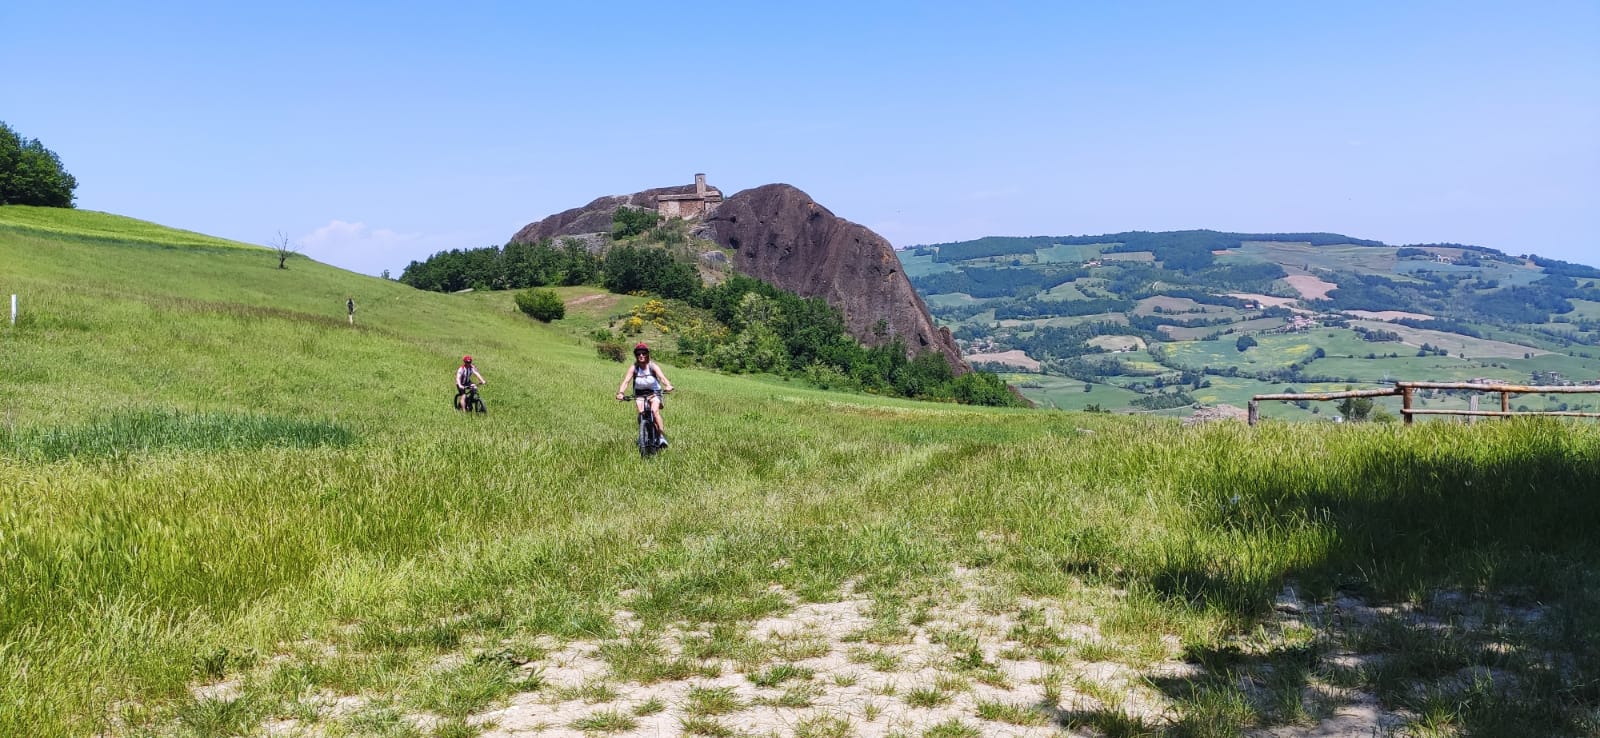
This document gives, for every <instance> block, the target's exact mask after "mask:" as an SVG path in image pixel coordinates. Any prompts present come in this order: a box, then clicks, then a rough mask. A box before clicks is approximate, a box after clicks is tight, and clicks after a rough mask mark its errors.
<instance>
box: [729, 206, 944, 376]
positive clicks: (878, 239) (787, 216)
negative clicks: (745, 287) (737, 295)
mask: <svg viewBox="0 0 1600 738" xmlns="http://www.w3.org/2000/svg"><path fill="white" fill-rule="evenodd" d="M705 230H706V231H708V233H709V235H710V236H711V237H712V238H713V239H714V240H715V241H716V242H717V243H718V244H721V245H722V246H724V247H727V248H730V249H732V250H733V251H734V258H733V266H734V269H735V270H737V271H738V272H739V273H741V274H747V275H749V276H752V277H756V278H758V279H763V280H766V281H768V282H771V283H772V284H775V285H777V286H778V287H781V288H783V289H786V290H789V291H790V292H793V293H795V294H798V295H801V296H804V297H821V298H823V299H825V300H827V301H828V304H830V305H833V306H834V307H836V308H839V310H840V312H843V313H844V319H845V326H846V327H847V328H848V329H849V331H850V333H851V335H854V336H855V337H856V338H857V339H858V340H860V341H862V342H863V343H866V344H867V345H882V344H884V343H887V342H888V341H892V340H893V339H894V338H895V337H897V336H898V337H900V338H902V339H903V340H904V341H905V343H906V347H907V348H908V349H910V350H911V351H912V352H913V353H922V352H924V351H937V352H939V354H940V355H941V356H943V357H944V358H945V361H947V362H949V364H950V366H951V368H952V369H954V370H955V372H956V374H965V373H967V372H969V371H971V370H972V369H971V367H969V366H967V363H966V362H965V361H963V360H962V358H961V351H960V349H959V348H957V346H956V342H955V340H954V339H953V338H951V336H950V331H949V329H946V328H939V327H936V326H935V325H934V324H933V318H932V317H930V316H929V315H928V307H927V305H925V304H924V303H923V302H922V297H921V296H919V295H918V294H917V291H916V290H914V289H912V287H911V280H909V279H907V278H906V275H905V273H904V272H903V271H901V269H900V259H899V258H898V257H896V256H895V254H894V247H892V246H890V245H889V242H888V241H887V240H885V239H884V238H883V237H882V236H880V235H878V234H876V233H873V232H872V231H871V230H869V229H867V227H866V226H862V225H860V224H857V223H852V222H850V221H848V220H845V219H843V218H840V217H838V216H836V215H834V214H833V213H832V212H830V211H829V210H828V209H827V208H825V207H823V206H821V205H818V204H817V202H816V201H815V200H812V199H811V196H810V195H807V194H806V193H804V192H801V191H800V190H799V189H797V188H795V187H792V186H790V185H786V184H769V185H763V186H761V187H757V188H755V189H750V190H744V191H743V192H739V193H737V194H735V195H733V196H732V197H729V198H728V199H727V200H726V201H724V202H723V203H722V204H721V205H720V206H718V207H717V209H716V210H715V211H714V212H713V213H712V214H711V215H710V216H709V217H707V218H706V219H705ZM880 320H882V321H883V322H884V323H885V325H886V327H887V329H888V330H887V332H886V333H884V335H878V332H877V331H876V330H874V328H875V327H876V325H877V323H878V321H880Z"/></svg>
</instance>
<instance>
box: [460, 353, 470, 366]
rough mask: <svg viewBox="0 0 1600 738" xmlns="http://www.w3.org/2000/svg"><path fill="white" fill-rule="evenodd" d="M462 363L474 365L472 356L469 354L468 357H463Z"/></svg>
mask: <svg viewBox="0 0 1600 738" xmlns="http://www.w3.org/2000/svg"><path fill="white" fill-rule="evenodd" d="M461 363H463V364H471V363H472V354H467V355H466V356H463V357H461Z"/></svg>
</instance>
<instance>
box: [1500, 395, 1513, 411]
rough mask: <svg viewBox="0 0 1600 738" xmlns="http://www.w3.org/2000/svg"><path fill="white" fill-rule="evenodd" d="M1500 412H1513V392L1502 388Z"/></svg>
mask: <svg viewBox="0 0 1600 738" xmlns="http://www.w3.org/2000/svg"><path fill="white" fill-rule="evenodd" d="M1500 412H1503V413H1509V412H1511V393H1510V392H1507V391H1505V390H1500Z"/></svg>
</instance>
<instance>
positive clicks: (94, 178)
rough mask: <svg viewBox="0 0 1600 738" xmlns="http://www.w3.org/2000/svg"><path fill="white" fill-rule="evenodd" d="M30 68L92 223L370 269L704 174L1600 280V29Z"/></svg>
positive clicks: (601, 33)
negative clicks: (1379, 249)
mask: <svg viewBox="0 0 1600 738" xmlns="http://www.w3.org/2000/svg"><path fill="white" fill-rule="evenodd" d="M330 5H332V6H337V7H328V6H330ZM0 69H4V70H6V74H5V81H4V83H0V120H4V121H6V122H7V123H9V124H10V125H11V126H12V127H13V128H15V129H17V130H18V131H19V132H20V133H22V134H23V135H24V136H30V137H36V138H39V139H41V140H42V141H43V142H44V143H45V145H46V146H48V147H50V148H51V149H53V150H54V151H56V152H57V153H58V154H60V156H61V158H62V159H63V161H64V162H65V164H66V165H67V168H68V170H69V171H71V172H72V173H73V174H74V175H75V176H76V177H77V178H78V180H79V182H80V185H79V188H78V204H79V207H83V208H89V209H94V210H105V211H110V212H114V213H119V214H124V215H130V216H134V217H138V218H144V219H148V220H153V221H156V222H159V223H164V224H167V225H173V226H178V227H182V228H187V229H191V230H197V231H202V232H206V233H212V234H216V235H220V236H225V237H229V238H234V239H238V240H241V241H248V242H253V243H263V242H266V241H269V240H272V238H273V237H274V236H275V234H277V233H278V232H280V231H282V232H284V233H286V234H288V235H289V236H290V237H291V238H292V239H293V240H295V241H297V242H299V243H301V244H303V246H304V249H305V251H306V253H308V254H310V255H311V256H313V257H315V258H318V259H320V260H322V261H327V262H330V263H333V264H337V265H340V266H345V267H348V268H352V269H356V270H359V271H363V272H367V273H370V274H376V273H378V272H379V271H380V270H383V269H389V270H390V271H391V272H392V273H393V274H394V275H396V276H398V275H399V273H400V270H401V269H402V268H403V267H404V266H405V265H406V264H407V263H408V262H409V261H411V260H413V259H420V258H424V257H426V256H427V255H428V254H430V253H433V252H434V251H438V250H441V249H448V248H467V247H478V246H486V245H490V244H501V243H504V242H505V241H506V240H507V239H508V238H509V237H510V236H511V234H512V233H514V232H515V231H516V230H517V229H518V228H519V227H521V226H523V225H524V224H526V223H529V222H531V221H534V220H537V219H539V218H542V217H544V216H545V215H548V214H550V213H553V212H557V211H560V210H564V209H566V208H569V207H574V206H577V205H581V204H583V203H585V202H588V201H589V200H591V199H593V198H594V197H597V196H600V195H605V194H618V193H626V192H633V191H637V190H640V189H645V188H648V187H658V186H664V185H670V184H680V183H687V182H689V181H691V177H692V175H693V174H694V173H695V172H705V173H707V174H708V175H709V179H710V181H711V182H712V183H713V184H715V185H717V186H719V187H721V188H722V189H723V191H724V192H726V193H728V194H732V193H733V192H735V191H738V190H741V189H745V188H748V187H754V186H758V185H761V184H765V183H768V182H788V183H790V184H793V185H795V186H797V187H800V188H801V189H804V190H806V191H807V192H809V193H810V194H811V195H812V196H813V197H815V198H816V199H817V200H818V201H819V202H821V203H822V204H824V205H825V206H827V207H828V208H830V209H831V210H833V211H834V212H835V213H837V214H838V215H840V216H842V217H845V218H849V219H851V220H854V221H857V222H860V223H863V224H865V225H867V226H869V227H871V228H873V229H875V230H877V231H879V232H880V233H882V234H884V235H885V236H887V237H888V238H889V239H890V240H891V241H892V242H894V243H895V244H896V245H898V246H905V245H910V244H916V243H931V242H939V241H952V240H961V239H968V238H975V237H978V236H984V235H1067V234H1093V233H1103V232H1109V231H1120V230H1135V229H1141V230H1167V229H1180V228H1215V229H1220V230H1237V231H1291V230H1292V231H1336V232H1340V233H1345V234H1348V235H1351V236H1358V237H1364V238H1375V239H1380V240H1383V241H1387V242H1389V243H1413V242H1431V241H1454V242H1464V243H1475V244H1481V245H1485V246H1491V247H1494V248H1498V249H1501V250H1504V251H1507V252H1510V253H1514V254H1515V253H1530V252H1531V253H1538V254H1541V255H1545V256H1553V257H1557V258H1563V259H1568V260H1574V261H1580V262H1584V263H1588V264H1597V263H1600V235H1597V234H1600V2H1596V1H1595V0H1578V1H1562V0H1554V1H1550V2H1532V3H1529V2H1498V3H1483V2H1417V3H1405V2H1343V3H1298V2H1295V3H1285V2H1260V3H1240V2H1218V3H1188V2H1170V3H1154V2H1087V1H1086V2H1013V3H1006V2H996V3H974V2H961V3H942V2H904V3H887V2H885V3H861V2H837V3H836V2H809V3H791V4H776V3H717V2H707V3H674V2H660V3H636V2H624V1H615V2H607V3H584V2H573V3H559V4H544V3H509V2H508V3H504V4H494V3H471V2H465V3H419V4H405V3H354V2H350V3H332V4H329V3H323V2H275V3H217V2H203V3H200V2H196V3H104V4H100V3H78V2H70V1H64V2H54V3H44V2H11V3H5V4H4V5H3V6H0Z"/></svg>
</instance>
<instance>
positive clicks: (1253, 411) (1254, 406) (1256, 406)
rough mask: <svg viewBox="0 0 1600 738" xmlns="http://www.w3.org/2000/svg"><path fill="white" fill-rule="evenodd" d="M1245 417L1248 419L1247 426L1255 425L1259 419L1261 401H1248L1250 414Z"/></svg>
mask: <svg viewBox="0 0 1600 738" xmlns="http://www.w3.org/2000/svg"><path fill="white" fill-rule="evenodd" d="M1246 417H1247V418H1248V421H1247V425H1255V424H1256V421H1257V420H1260V419H1261V401H1260V400H1256V399H1251V400H1250V414H1249V415H1248V416H1246Z"/></svg>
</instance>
